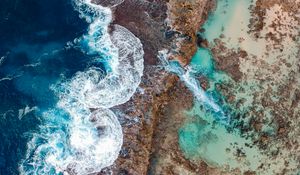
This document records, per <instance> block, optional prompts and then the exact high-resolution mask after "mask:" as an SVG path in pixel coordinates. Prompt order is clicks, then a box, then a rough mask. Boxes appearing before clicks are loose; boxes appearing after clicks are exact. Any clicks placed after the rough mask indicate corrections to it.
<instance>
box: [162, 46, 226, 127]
mask: <svg viewBox="0 0 300 175" xmlns="http://www.w3.org/2000/svg"><path fill="white" fill-rule="evenodd" d="M159 59H160V61H161V63H162V66H163V68H164V69H165V70H167V71H168V72H172V73H175V74H176V75H177V76H178V77H179V78H180V80H181V81H183V82H184V83H185V85H186V86H187V87H188V88H189V90H190V91H192V92H193V94H194V96H195V97H196V99H197V100H198V101H200V102H202V103H203V104H205V105H206V106H207V107H209V108H210V109H212V110H213V111H214V112H215V113H216V114H217V115H218V116H217V119H218V120H220V121H221V122H223V123H224V124H226V123H228V120H229V116H226V115H225V113H224V112H223V110H222V108H221V107H220V106H219V105H218V104H217V103H216V102H215V101H214V99H213V98H212V97H210V96H209V95H207V93H206V92H205V91H204V90H203V88H202V87H201V86H200V84H199V82H198V81H197V80H196V78H195V76H194V70H193V69H192V68H191V67H186V68H183V67H182V66H181V65H180V64H179V63H178V62H176V61H169V60H168V51H167V50H161V51H160V52H159Z"/></svg>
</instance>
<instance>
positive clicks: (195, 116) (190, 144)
mask: <svg viewBox="0 0 300 175" xmlns="http://www.w3.org/2000/svg"><path fill="white" fill-rule="evenodd" d="M250 4H251V1H246V0H245V1H240V0H232V1H227V0H219V1H218V4H217V8H216V9H215V11H214V12H212V13H211V14H210V16H209V17H208V20H207V22H206V23H205V24H204V25H203V28H204V29H205V32H204V33H201V34H200V35H201V36H202V37H203V38H204V39H207V40H208V42H209V43H210V44H212V45H213V44H214V39H216V38H219V37H220V36H221V34H224V35H226V36H227V35H230V36H231V37H233V38H238V37H240V36H241V35H242V34H243V33H242V32H240V31H241V30H244V29H243V28H241V27H240V26H243V25H244V23H247V22H248V21H247V19H249V18H248V17H249V15H248V14H249V10H247V9H248V8H249V7H250ZM240 9H243V11H242V12H241V11H240ZM245 9H246V10H245ZM237 16H240V17H241V18H239V17H237ZM243 20H246V21H243ZM233 23H235V27H236V29H234V28H232V25H231V24H233ZM239 25H240V26H239ZM227 26H229V27H227ZM230 42H231V41H230ZM232 43H233V44H232V45H234V42H232ZM236 46H237V45H234V46H233V47H236ZM190 67H191V68H192V69H193V70H194V71H195V72H196V74H194V75H193V76H195V75H198V76H199V75H201V76H205V77H206V78H207V79H208V81H209V84H210V88H209V89H208V90H207V91H206V92H205V94H207V95H208V96H211V97H212V98H211V100H212V101H214V103H215V104H217V105H218V106H219V108H220V109H222V111H223V114H222V115H224V117H225V118H227V119H228V123H223V122H220V121H219V120H216V118H218V117H216V116H220V113H216V112H215V111H212V110H208V109H207V108H206V107H205V105H203V104H204V103H203V101H201V100H199V99H197V98H195V104H194V107H193V109H191V110H189V111H186V115H187V116H188V117H187V119H186V123H185V124H184V125H183V126H182V128H181V129H180V130H179V144H180V147H181V149H182V151H183V152H184V154H185V155H186V157H188V158H189V159H192V160H204V161H206V162H207V163H208V164H209V165H211V166H216V167H220V168H223V169H224V170H233V169H235V168H239V169H241V170H242V171H247V170H255V169H256V168H257V167H258V166H259V165H260V163H261V162H260V161H261V160H262V157H261V154H260V151H259V150H258V149H257V148H256V147H255V146H253V144H252V143H251V142H250V141H249V140H247V139H245V138H243V137H242V136H241V135H240V132H239V131H238V130H235V129H234V128H232V127H231V123H234V121H231V120H230V119H231V115H234V109H231V108H230V107H229V106H227V104H226V100H224V97H222V95H221V94H219V93H218V91H217V89H216V85H217V84H220V83H224V82H227V81H230V80H231V79H230V77H229V76H228V75H226V74H224V73H222V72H220V71H217V70H216V69H215V68H214V63H213V56H212V54H211V51H210V50H209V49H207V48H198V50H197V52H196V54H195V55H194V56H193V58H192V61H191V64H190ZM198 84H199V83H198ZM199 89H201V87H198V91H199Z"/></svg>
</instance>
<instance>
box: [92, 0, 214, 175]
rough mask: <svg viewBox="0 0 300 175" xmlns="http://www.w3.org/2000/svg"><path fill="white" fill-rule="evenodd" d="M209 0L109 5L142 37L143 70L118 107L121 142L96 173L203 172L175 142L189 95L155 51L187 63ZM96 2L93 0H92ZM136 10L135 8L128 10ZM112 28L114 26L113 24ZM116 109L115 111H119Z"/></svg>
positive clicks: (135, 1)
mask: <svg viewBox="0 0 300 175" xmlns="http://www.w3.org/2000/svg"><path fill="white" fill-rule="evenodd" d="M208 2H209V1H207V0H197V1H191V2H190V1H184V0H179V1H169V2H168V1H166V0H157V1H149V2H148V1H144V2H141V1H138V0H128V1H127V0H125V1H124V2H121V3H120V4H118V5H117V6H114V4H110V3H108V2H106V1H104V2H103V1H101V3H102V4H101V3H100V4H101V5H108V6H111V8H112V10H113V15H114V20H113V23H112V26H113V24H120V25H122V26H124V27H126V28H127V29H129V30H130V31H131V32H132V33H134V34H135V35H136V36H137V37H138V38H139V39H140V40H141V41H142V43H143V46H144V51H145V56H144V59H145V71H144V76H143V79H142V83H141V85H140V89H139V90H138V92H137V93H136V94H135V96H134V97H133V98H132V99H131V100H130V101H129V102H127V103H126V104H124V105H121V106H119V107H116V108H114V110H115V111H120V112H121V111H122V115H120V116H122V117H121V118H120V121H121V123H122V127H123V133H124V144H123V148H122V151H121V153H120V157H119V158H118V159H117V161H116V162H115V164H114V165H113V166H112V167H109V168H107V169H105V170H103V172H101V173H100V174H110V173H113V174H132V175H141V174H178V173H179V174H182V173H184V174H186V173H188V174H199V173H200V174H205V173H204V172H206V171H207V165H206V164H205V163H204V162H203V163H201V166H200V167H199V166H198V165H195V164H194V163H191V162H190V161H189V160H187V159H185V158H184V156H183V154H182V153H181V150H180V149H179V145H178V129H179V128H180V126H181V124H182V123H183V122H184V120H185V116H184V114H183V113H182V111H184V110H185V109H188V108H190V107H191V106H192V104H193V95H192V94H191V92H190V91H189V90H188V89H187V88H186V87H185V86H184V85H183V83H182V82H180V81H179V79H178V78H177V77H176V76H175V75H171V74H169V73H167V72H165V71H164V70H163V69H162V68H160V66H159V60H158V58H157V55H158V52H159V51H160V50H162V49H168V50H170V51H171V52H172V54H171V55H172V58H170V59H176V60H178V61H179V62H180V63H181V64H182V65H187V64H188V63H189V61H190V59H191V57H192V56H193V55H194V53H195V52H196V49H197V35H196V33H197V31H198V29H199V28H200V25H201V22H202V13H207V9H206V8H207V5H208V4H207V3H208ZM96 3H97V2H96ZM98 3H99V2H98ZM132 10H134V12H132ZM112 30H113V27H112ZM117 113H118V112H117Z"/></svg>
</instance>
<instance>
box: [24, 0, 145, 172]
mask: <svg viewBox="0 0 300 175" xmlns="http://www.w3.org/2000/svg"><path fill="white" fill-rule="evenodd" d="M120 2H121V1H120ZM74 8H75V9H76V10H77V11H78V12H79V13H80V17H81V18H83V19H85V20H86V21H87V22H88V23H90V25H89V29H88V32H87V34H86V35H84V36H82V37H81V38H79V39H75V44H78V45H79V46H80V48H81V50H82V51H83V52H84V53H86V54H87V55H89V56H90V58H91V59H90V62H89V63H88V65H89V67H88V68H87V69H86V70H85V71H81V72H77V73H76V74H75V76H74V77H73V78H71V79H70V80H63V81H60V82H58V83H57V84H55V85H52V86H51V89H52V90H53V91H54V92H55V95H56V96H57V98H58V102H57V105H56V107H55V108H53V109H47V110H45V111H42V110H40V111H38V114H39V115H40V116H42V117H41V120H42V123H43V125H42V126H40V129H39V133H31V134H30V135H31V137H32V139H31V140H30V141H29V143H28V144H27V154H26V158H25V159H24V160H23V161H22V162H21V163H20V168H19V169H20V173H21V174H26V175H27V174H33V175H48V174H80V175H81V174H82V175H83V174H90V173H95V172H99V171H101V169H103V168H105V167H107V166H110V165H112V164H113V162H114V161H115V160H116V159H117V157H118V154H119V151H120V149H121V146H122V143H123V134H122V128H121V125H120V123H119V121H118V119H117V116H116V115H115V114H114V113H113V112H112V111H111V110H110V109H109V108H111V107H113V106H116V105H120V104H123V103H125V102H127V101H128V100H129V99H130V98H131V97H132V95H133V94H134V93H135V91H136V89H137V87H138V86H139V84H140V81H141V77H142V75H143V69H144V66H143V55H144V52H143V47H142V44H141V42H140V40H139V39H138V38H136V37H135V36H134V35H133V34H132V33H131V32H130V31H129V30H127V29H126V28H124V27H122V26H120V25H114V26H113V29H114V30H113V32H112V34H111V35H109V33H108V25H109V24H110V22H111V18H112V15H111V10H110V9H109V8H105V7H102V6H100V5H96V4H93V3H91V1H90V0H74ZM99 63H102V64H103V65H104V70H103V68H101V67H100V66H99Z"/></svg>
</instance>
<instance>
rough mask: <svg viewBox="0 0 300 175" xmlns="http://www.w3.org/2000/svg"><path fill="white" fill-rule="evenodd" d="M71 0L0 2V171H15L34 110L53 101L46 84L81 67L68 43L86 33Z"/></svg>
mask: <svg viewBox="0 0 300 175" xmlns="http://www.w3.org/2000/svg"><path fill="white" fill-rule="evenodd" d="M87 26H88V24H87V23H86V22H85V21H84V20H82V19H80V18H79V17H78V12H76V11H74V8H73V6H72V4H71V1H65V0H51V1H49V0H1V1H0V43H1V44H0V58H1V59H0V174H1V175H11V174H19V173H18V164H19V163H20V161H21V159H23V158H24V155H25V152H26V144H27V142H28V141H29V139H30V138H29V134H28V133H31V132H33V131H38V127H39V125H40V124H41V122H42V121H41V117H40V114H39V112H38V111H42V110H44V109H48V108H51V107H53V105H55V103H56V101H57V99H56V96H55V95H54V94H53V92H52V91H51V90H50V89H49V87H50V85H52V84H54V83H56V82H57V81H59V80H60V79H62V78H69V77H71V76H72V75H73V74H74V73H75V72H77V71H80V70H84V69H85V68H86V66H87V65H86V64H87V63H86V59H88V58H87V56H85V55H84V54H83V53H82V52H81V51H80V50H79V49H76V48H74V47H68V44H67V43H68V42H70V41H73V40H74V39H75V38H77V37H80V36H81V35H83V33H85V32H86V29H87Z"/></svg>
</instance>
